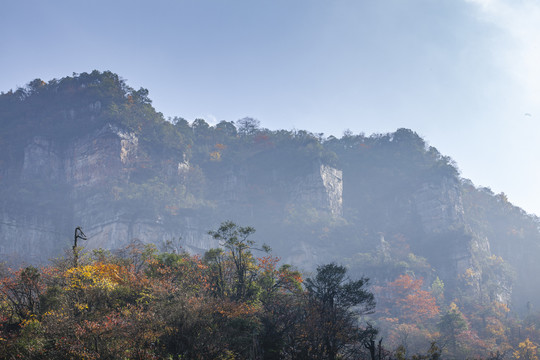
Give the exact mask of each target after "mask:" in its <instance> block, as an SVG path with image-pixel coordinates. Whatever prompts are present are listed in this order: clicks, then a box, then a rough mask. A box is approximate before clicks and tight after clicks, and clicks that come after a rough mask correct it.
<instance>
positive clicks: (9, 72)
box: [0, 0, 540, 215]
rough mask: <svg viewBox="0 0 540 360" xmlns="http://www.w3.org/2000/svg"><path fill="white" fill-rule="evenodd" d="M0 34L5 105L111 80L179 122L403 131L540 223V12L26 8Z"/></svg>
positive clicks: (450, 3)
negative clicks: (16, 92) (77, 83)
mask: <svg viewBox="0 0 540 360" xmlns="http://www.w3.org/2000/svg"><path fill="white" fill-rule="evenodd" d="M0 31H1V32H0V33H1V34H2V35H1V36H0V91H7V90H9V89H12V88H16V87H17V86H24V85H25V84H26V83H28V82H29V81H31V80H33V79H35V78H41V79H43V80H46V81H48V80H50V79H52V78H61V77H63V76H67V75H71V74H72V73H73V72H77V73H80V72H90V71H92V70H93V69H98V70H111V71H113V72H116V73H118V74H119V75H120V76H121V77H123V78H124V79H126V80H127V83H128V85H130V86H132V87H134V88H139V87H145V88H147V89H149V90H150V97H151V98H152V100H153V103H154V106H155V107H156V109H157V110H158V111H161V112H163V114H164V115H165V116H167V117H168V116H182V117H184V118H186V119H188V120H190V121H191V120H194V119H195V118H197V117H202V118H204V119H206V120H207V121H208V122H210V123H213V122H216V121H219V120H228V121H231V120H232V121H234V120H238V119H240V118H242V117H245V116H251V117H254V118H257V119H259V120H260V121H261V122H262V125H263V126H264V127H268V128H270V129H277V128H285V129H292V128H296V129H306V130H309V131H312V132H324V133H325V134H326V135H330V134H333V135H336V136H340V135H341V134H342V133H343V131H344V130H345V129H350V130H352V131H353V132H354V133H359V132H365V133H366V134H371V133H373V132H390V131H394V130H396V129H397V128H400V127H407V128H411V129H413V130H414V131H416V132H418V133H419V134H420V135H421V136H423V137H424V138H425V139H426V140H427V141H428V142H429V143H430V144H431V145H433V146H435V147H437V148H438V149H439V151H441V152H442V153H443V154H445V155H449V156H451V157H452V158H453V159H454V160H456V162H457V163H458V165H459V167H460V169H461V171H462V175H463V176H464V177H466V178H470V179H471V180H473V182H474V183H475V184H477V185H482V186H489V187H491V188H492V189H493V191H495V192H497V193H498V192H501V191H503V192H505V193H506V194H507V195H508V197H509V199H510V201H512V202H513V203H514V204H516V205H518V206H521V207H523V208H524V209H525V210H526V211H528V212H533V213H536V214H539V215H540V186H539V184H540V166H539V164H540V162H539V158H540V0H406V1H405V0H388V1H385V0H350V1H349V0H335V1H331V0H282V1H280V0H269V1H263V0H261V1H258V0H241V1H240V0H215V1H205V0H169V1H159V0H154V1H119V0H115V1H100V0H92V1H89V0H87V1H83V0H80V1H74V0H69V1H53V0H51V1H43V0H35V1H26V0H17V1H1V3H0Z"/></svg>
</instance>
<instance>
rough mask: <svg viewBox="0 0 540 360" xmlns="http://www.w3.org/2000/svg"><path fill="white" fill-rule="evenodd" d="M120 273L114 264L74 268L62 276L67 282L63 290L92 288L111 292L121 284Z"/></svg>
mask: <svg viewBox="0 0 540 360" xmlns="http://www.w3.org/2000/svg"><path fill="white" fill-rule="evenodd" d="M120 272H121V269H120V267H119V266H117V265H114V264H104V263H97V264H93V265H85V266H78V267H74V268H71V269H69V270H67V271H66V272H65V274H64V276H65V278H66V280H67V282H68V285H67V286H66V287H65V288H64V290H66V291H69V290H74V289H82V290H85V289H92V288H100V289H104V290H113V289H115V288H116V287H117V286H118V285H119V284H121V283H122V282H123V280H122V278H121V276H120Z"/></svg>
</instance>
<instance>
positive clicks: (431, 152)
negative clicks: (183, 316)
mask: <svg viewBox="0 0 540 360" xmlns="http://www.w3.org/2000/svg"><path fill="white" fill-rule="evenodd" d="M0 121H1V123H2V126H1V127H0V196H1V199H2V205H1V209H0V211H1V215H0V216H1V219H0V257H1V259H2V260H4V261H8V262H11V263H20V262H21V261H23V262H27V263H28V262H29V263H43V262H45V261H47V260H48V259H50V258H53V257H56V256H59V255H61V254H62V253H63V251H64V250H65V249H70V247H71V245H72V236H73V234H72V232H73V229H74V228H75V226H78V225H80V226H82V228H83V229H84V231H85V233H86V234H87V235H88V237H89V240H88V242H86V243H85V244H84V246H85V247H86V248H87V249H95V248H105V249H119V248H122V247H123V246H125V245H127V244H129V243H130V241H132V240H133V239H139V240H140V241H142V242H143V243H154V244H157V246H158V247H160V248H164V249H166V248H169V249H176V250H177V251H179V250H180V249H184V250H186V251H188V252H190V253H203V252H204V251H205V250H208V249H210V248H212V247H216V246H217V242H216V241H215V240H214V239H212V238H211V237H210V236H209V235H208V234H207V231H208V230H210V229H215V228H216V227H217V225H218V224H219V223H221V222H222V221H223V220H227V219H229V220H232V221H234V222H236V223H237V224H241V225H250V226H253V227H255V228H256V229H257V233H256V236H255V237H256V239H257V241H258V242H260V243H262V242H265V243H267V244H269V245H270V246H271V247H272V248H273V249H274V253H275V254H276V255H278V256H280V257H281V258H282V259H283V261H285V262H289V263H292V264H294V265H296V266H298V267H299V268H300V269H302V270H306V271H310V270H313V269H314V268H315V267H316V265H319V264H322V263H326V262H329V261H337V262H340V263H344V264H346V265H347V266H348V267H349V269H350V272H351V274H354V275H355V276H357V275H361V274H366V275H368V276H369V277H370V278H372V280H373V282H374V283H375V284H379V285H382V284H385V283H388V282H391V281H393V280H394V279H396V278H398V277H399V276H400V275H409V276H413V277H415V278H420V277H422V278H423V281H424V284H426V286H429V285H430V284H433V283H434V282H435V281H437V280H439V281H442V282H443V283H444V286H445V287H444V288H445V297H446V299H448V300H451V299H455V298H460V299H469V300H467V301H470V302H475V301H477V302H481V303H491V302H493V301H498V302H500V303H503V304H506V305H508V306H510V308H511V309H512V310H513V311H515V312H517V313H521V314H526V313H527V311H530V309H531V307H540V279H539V278H538V277H534V276H532V274H536V273H539V272H540V264H539V263H538V261H537V259H538V258H539V257H540V232H539V230H538V224H539V222H538V218H537V217H536V216H533V215H530V214H527V213H525V212H524V211H523V210H521V209H520V208H518V207H516V206H514V205H512V204H510V203H509V202H508V201H507V199H506V197H505V196H504V194H493V193H492V192H491V191H490V190H489V189H487V188H477V187H475V186H474V184H472V183H471V182H470V181H469V180H467V179H463V178H462V177H460V174H459V171H458V169H457V166H456V164H454V163H453V161H452V160H451V159H450V158H449V157H447V156H444V155H442V154H440V153H439V152H438V151H437V149H436V148H434V147H432V146H428V145H427V144H426V142H425V141H424V140H423V139H422V138H421V137H419V136H418V135H417V134H416V133H415V132H414V131H412V130H409V129H398V130H396V131H395V132H394V133H389V134H374V135H370V136H365V135H362V134H360V135H354V134H350V133H346V134H345V135H344V136H343V137H341V138H336V137H333V136H330V137H325V136H323V135H322V134H312V133H310V132H308V131H304V130H294V131H289V130H268V129H265V128H263V127H261V126H260V124H259V122H258V121H257V120H254V119H250V118H246V119H241V120H239V121H236V122H232V121H231V122H228V121H222V122H220V123H218V124H216V125H213V126H211V125H209V124H208V123H207V122H205V121H204V120H202V119H197V120H195V121H193V122H192V123H189V122H188V121H186V120H184V119H182V118H174V119H168V120H166V119H164V117H163V115H162V114H161V113H159V112H157V111H156V109H154V108H153V107H152V104H151V100H150V99H149V97H148V91H147V90H145V89H140V90H134V89H132V88H130V87H129V86H127V85H126V84H125V82H124V81H122V80H121V79H120V78H119V77H118V76H117V75H116V74H113V73H110V72H103V73H101V72H98V71H94V72H92V73H90V74H87V73H83V74H74V75H73V76H72V77H65V78H62V79H54V80H51V81H49V82H44V81H42V80H40V79H36V80H34V81H32V82H30V83H29V84H28V86H27V87H25V88H20V89H17V90H16V91H9V92H7V93H2V94H1V96H0ZM494 161H496V160H495V159H494ZM463 301H465V300H463Z"/></svg>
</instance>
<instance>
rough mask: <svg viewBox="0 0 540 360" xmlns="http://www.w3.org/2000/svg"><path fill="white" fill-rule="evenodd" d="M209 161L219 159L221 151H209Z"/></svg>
mask: <svg viewBox="0 0 540 360" xmlns="http://www.w3.org/2000/svg"><path fill="white" fill-rule="evenodd" d="M210 161H221V153H220V152H219V151H212V152H211V153H210Z"/></svg>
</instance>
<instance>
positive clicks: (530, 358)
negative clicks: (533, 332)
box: [514, 338, 538, 360]
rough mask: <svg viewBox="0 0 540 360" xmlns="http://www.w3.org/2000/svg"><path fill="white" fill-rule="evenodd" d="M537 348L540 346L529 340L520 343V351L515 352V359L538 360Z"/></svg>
mask: <svg viewBox="0 0 540 360" xmlns="http://www.w3.org/2000/svg"><path fill="white" fill-rule="evenodd" d="M537 348H538V345H536V344H535V343H533V342H532V341H530V340H529V338H527V339H526V340H525V341H523V342H520V343H519V346H518V349H517V350H516V351H514V357H515V358H516V359H523V360H538V351H537Z"/></svg>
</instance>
